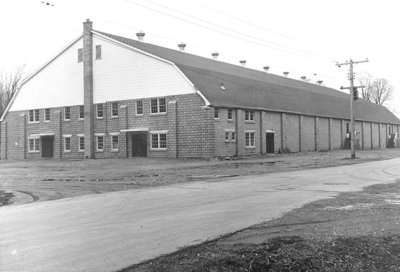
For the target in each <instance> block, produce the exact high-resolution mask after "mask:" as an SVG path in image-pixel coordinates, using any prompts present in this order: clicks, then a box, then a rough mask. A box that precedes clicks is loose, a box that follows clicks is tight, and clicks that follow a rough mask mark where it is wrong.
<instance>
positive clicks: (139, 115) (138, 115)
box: [135, 113, 143, 117]
mask: <svg viewBox="0 0 400 272" xmlns="http://www.w3.org/2000/svg"><path fill="white" fill-rule="evenodd" d="M135 116H136V117H143V113H142V114H137V113H136V114H135Z"/></svg>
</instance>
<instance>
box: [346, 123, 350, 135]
mask: <svg viewBox="0 0 400 272" xmlns="http://www.w3.org/2000/svg"><path fill="white" fill-rule="evenodd" d="M346 133H350V125H349V123H346Z"/></svg>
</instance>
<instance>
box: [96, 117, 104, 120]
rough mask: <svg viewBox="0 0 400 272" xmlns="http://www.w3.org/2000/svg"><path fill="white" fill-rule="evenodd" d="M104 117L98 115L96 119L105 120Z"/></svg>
mask: <svg viewBox="0 0 400 272" xmlns="http://www.w3.org/2000/svg"><path fill="white" fill-rule="evenodd" d="M103 119H104V117H96V120H103Z"/></svg>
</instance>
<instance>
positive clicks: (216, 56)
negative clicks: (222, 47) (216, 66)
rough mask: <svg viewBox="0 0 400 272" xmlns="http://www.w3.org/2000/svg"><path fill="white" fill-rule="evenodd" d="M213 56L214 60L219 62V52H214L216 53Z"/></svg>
mask: <svg viewBox="0 0 400 272" xmlns="http://www.w3.org/2000/svg"><path fill="white" fill-rule="evenodd" d="M211 56H212V57H213V59H215V60H217V59H218V56H219V53H218V52H217V51H214V52H212V53H211Z"/></svg>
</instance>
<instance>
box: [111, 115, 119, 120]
mask: <svg viewBox="0 0 400 272" xmlns="http://www.w3.org/2000/svg"><path fill="white" fill-rule="evenodd" d="M118 118H119V115H117V116H111V119H118Z"/></svg>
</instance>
